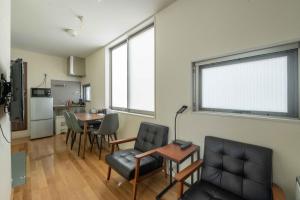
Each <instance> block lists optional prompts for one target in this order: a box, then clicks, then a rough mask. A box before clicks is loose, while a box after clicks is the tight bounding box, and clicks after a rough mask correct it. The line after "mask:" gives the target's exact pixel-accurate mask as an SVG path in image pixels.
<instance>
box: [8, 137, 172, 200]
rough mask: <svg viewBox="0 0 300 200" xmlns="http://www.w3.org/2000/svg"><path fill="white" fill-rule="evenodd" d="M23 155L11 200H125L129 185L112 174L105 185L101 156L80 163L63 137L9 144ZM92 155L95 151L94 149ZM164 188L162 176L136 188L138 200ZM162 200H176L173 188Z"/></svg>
mask: <svg viewBox="0 0 300 200" xmlns="http://www.w3.org/2000/svg"><path fill="white" fill-rule="evenodd" d="M19 151H25V152H27V153H28V154H27V169H26V170H27V178H26V184H25V185H23V186H19V187H16V188H15V189H14V193H13V199H14V200H21V199H24V200H31V199H32V200H60V199H61V200H68V199H70V200H94V199H101V200H102V199H103V200H104V199H105V200H127V199H128V200H129V199H131V191H132V185H131V184H130V183H128V182H126V181H125V180H124V179H123V178H122V177H120V176H119V175H118V174H116V173H115V172H113V173H112V177H111V180H110V181H109V182H107V181H106V173H107V165H106V163H105V161H104V156H105V154H106V153H107V152H104V153H103V154H104V155H102V158H101V160H98V157H97V153H96V152H93V153H90V152H89V151H87V152H86V158H85V160H83V159H82V158H79V157H78V156H77V144H75V145H74V149H73V150H72V151H71V150H70V146H69V145H68V146H66V144H65V135H58V136H55V137H50V138H45V139H39V140H33V141H30V140H29V139H19V140H15V141H13V144H12V152H19ZM95 151H96V148H95ZM166 185H167V180H166V179H164V178H163V174H162V173H158V174H157V175H155V176H153V177H151V178H149V179H146V180H144V181H143V182H142V183H140V184H139V188H138V196H137V199H139V200H150V199H151V200H152V199H155V196H156V195H157V194H158V193H159V192H160V191H161V190H162V189H163V188H164V187H165V186H166ZM163 199H165V200H168V199H169V200H171V199H172V200H173V199H176V188H175V187H174V188H173V189H172V190H170V191H169V192H168V193H167V194H166V195H165V196H164V197H163Z"/></svg>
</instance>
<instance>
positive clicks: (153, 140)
mask: <svg viewBox="0 0 300 200" xmlns="http://www.w3.org/2000/svg"><path fill="white" fill-rule="evenodd" d="M168 134H169V128H168V127H166V126H162V125H158V124H152V123H148V122H142V123H141V125H140V129H139V132H138V136H137V140H136V142H135V145H134V149H136V150H139V151H141V152H146V151H149V150H151V149H154V148H157V147H162V146H165V145H167V144H168ZM155 157H156V158H159V156H156V155H155Z"/></svg>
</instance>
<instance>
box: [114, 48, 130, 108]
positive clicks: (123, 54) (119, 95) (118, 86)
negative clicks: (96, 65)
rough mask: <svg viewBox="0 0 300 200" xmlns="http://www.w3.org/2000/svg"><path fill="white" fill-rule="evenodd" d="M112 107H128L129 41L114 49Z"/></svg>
mask: <svg viewBox="0 0 300 200" xmlns="http://www.w3.org/2000/svg"><path fill="white" fill-rule="evenodd" d="M111 53H112V60H111V62H112V63H111V75H112V76H111V78H112V81H111V92H112V94H111V96H112V99H111V103H112V107H117V108H127V43H125V44H122V45H120V46H118V47H116V48H114V49H112V52H111Z"/></svg>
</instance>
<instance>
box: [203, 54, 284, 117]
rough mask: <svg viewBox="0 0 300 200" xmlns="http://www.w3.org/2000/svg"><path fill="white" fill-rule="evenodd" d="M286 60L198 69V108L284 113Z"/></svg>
mask: <svg viewBox="0 0 300 200" xmlns="http://www.w3.org/2000/svg"><path fill="white" fill-rule="evenodd" d="M287 90H288V88H287V57H286V56H283V57H277V58H270V59H265V60H258V61H249V62H243V63H237V64H229V65H224V66H223V65H220V66H218V67H211V68H204V69H202V107H203V108H220V109H232V110H246V111H270V112H285V113H286V112H287V111H288V108H287V106H288V105H287V101H288V99H287Z"/></svg>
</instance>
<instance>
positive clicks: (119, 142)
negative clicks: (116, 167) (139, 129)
mask: <svg viewBox="0 0 300 200" xmlns="http://www.w3.org/2000/svg"><path fill="white" fill-rule="evenodd" d="M135 140H136V137H133V138H127V139H120V140H114V141H110V142H109V144H111V151H110V153H111V154H113V153H114V150H115V145H119V144H123V143H127V142H132V141H135Z"/></svg>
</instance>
